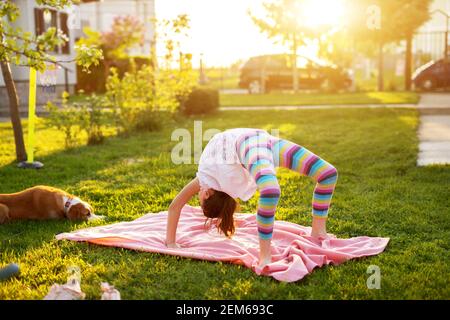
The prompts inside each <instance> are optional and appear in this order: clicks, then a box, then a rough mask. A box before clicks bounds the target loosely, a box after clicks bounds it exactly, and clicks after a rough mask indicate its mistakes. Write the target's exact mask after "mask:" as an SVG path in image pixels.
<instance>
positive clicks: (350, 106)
mask: <svg viewBox="0 0 450 320" xmlns="http://www.w3.org/2000/svg"><path fill="white" fill-rule="evenodd" d="M367 108H372V109H373V108H408V109H409V108H414V109H415V108H417V105H415V104H345V105H331V104H330V105H318V106H317V105H316V106H253V107H249V106H232V107H221V108H219V110H220V111H236V110H242V111H249V110H250V111H251V110H303V109H306V110H308V109H367Z"/></svg>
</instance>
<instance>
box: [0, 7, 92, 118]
mask: <svg viewBox="0 0 450 320" xmlns="http://www.w3.org/2000/svg"><path fill="white" fill-rule="evenodd" d="M95 1H97V0H82V1H81V2H82V3H81V4H80V6H83V5H85V4H84V3H88V2H95ZM12 2H13V3H14V4H15V5H16V6H17V7H18V8H19V11H20V16H19V17H18V19H17V20H16V21H15V23H14V25H15V26H16V27H18V28H21V29H22V30H24V31H28V32H31V33H34V34H35V35H40V34H42V33H43V32H45V31H46V30H47V29H48V28H50V27H57V28H59V29H60V30H62V32H64V34H66V35H67V36H68V38H69V41H68V42H67V43H65V44H64V45H61V46H59V47H58V48H55V50H54V51H53V52H51V54H52V55H54V56H55V57H56V59H57V60H60V61H73V60H74V58H75V48H74V46H75V36H74V35H75V34H76V32H77V29H79V28H81V24H80V23H79V12H80V8H79V7H78V6H73V7H72V8H66V9H64V10H58V11H57V10H54V9H48V10H45V6H39V5H37V4H36V2H35V1H34V0H12ZM61 64H62V66H56V65H55V64H50V63H49V64H48V70H47V71H46V72H45V73H43V74H41V73H38V79H37V86H38V89H37V96H36V99H37V105H38V112H39V111H41V110H42V106H43V105H45V104H46V102H47V101H48V100H58V99H59V98H60V97H61V94H62V92H63V91H68V92H73V91H74V88H75V85H76V82H77V79H76V65H75V62H64V63H61ZM11 70H12V75H13V79H14V82H15V85H16V88H17V93H18V95H19V103H20V110H21V113H25V112H26V110H27V105H28V89H29V87H28V82H29V68H28V67H21V66H16V65H14V64H11ZM8 114H9V100H8V94H7V91H6V88H5V82H4V80H3V76H2V75H1V73H0V116H6V115H8Z"/></svg>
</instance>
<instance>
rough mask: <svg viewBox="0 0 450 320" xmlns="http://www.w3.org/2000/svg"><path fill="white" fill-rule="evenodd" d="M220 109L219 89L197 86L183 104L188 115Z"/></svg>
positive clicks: (183, 110) (183, 108)
mask: <svg viewBox="0 0 450 320" xmlns="http://www.w3.org/2000/svg"><path fill="white" fill-rule="evenodd" d="M218 109H219V91H218V90H216V89H211V88H201V87H197V88H194V89H193V90H192V92H191V93H190V94H189V96H188V97H187V99H186V101H185V102H184V103H183V104H182V106H181V111H182V112H183V113H184V114H186V115H191V114H207V113H213V112H215V111H217V110H218Z"/></svg>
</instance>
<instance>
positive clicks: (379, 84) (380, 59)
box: [378, 41, 384, 91]
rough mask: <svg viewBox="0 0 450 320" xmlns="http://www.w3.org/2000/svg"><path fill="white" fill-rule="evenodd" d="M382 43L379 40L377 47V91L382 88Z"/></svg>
mask: <svg viewBox="0 0 450 320" xmlns="http://www.w3.org/2000/svg"><path fill="white" fill-rule="evenodd" d="M383 47H384V43H383V42H382V41H380V44H379V47H378V91H383V90H384V56H383Z"/></svg>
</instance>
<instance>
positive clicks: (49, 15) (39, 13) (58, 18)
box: [34, 8, 70, 54]
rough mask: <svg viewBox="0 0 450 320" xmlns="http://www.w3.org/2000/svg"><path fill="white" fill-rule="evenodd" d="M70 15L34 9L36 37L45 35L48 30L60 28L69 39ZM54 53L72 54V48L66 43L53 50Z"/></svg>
mask: <svg viewBox="0 0 450 320" xmlns="http://www.w3.org/2000/svg"><path fill="white" fill-rule="evenodd" d="M68 20H69V15H68V14H67V13H64V12H57V11H56V10H50V9H41V8H34V23H35V30H36V36H39V35H41V34H43V33H44V32H45V31H47V29H48V28H51V27H53V28H58V26H59V29H60V30H61V31H62V32H63V33H64V34H65V35H66V36H67V37H69V36H70V34H69V27H68ZM53 53H56V54H58V53H61V54H70V46H69V43H68V42H65V43H64V44H62V45H61V46H59V47H56V48H55V49H54V50H53Z"/></svg>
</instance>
